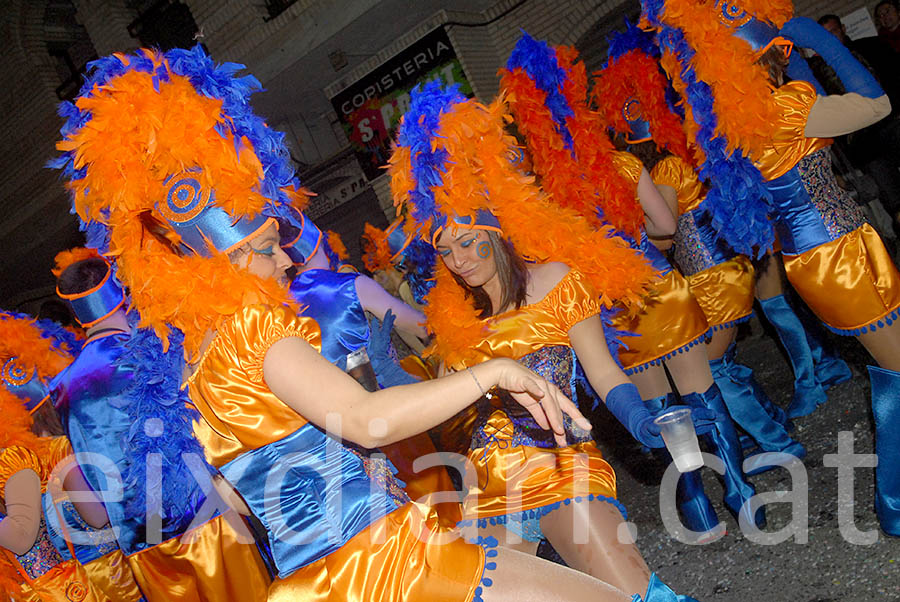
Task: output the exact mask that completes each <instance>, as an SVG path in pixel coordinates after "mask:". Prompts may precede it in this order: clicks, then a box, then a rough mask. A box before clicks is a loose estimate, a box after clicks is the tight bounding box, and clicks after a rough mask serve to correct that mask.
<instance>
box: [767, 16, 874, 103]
mask: <svg viewBox="0 0 900 602" xmlns="http://www.w3.org/2000/svg"><path fill="white" fill-rule="evenodd" d="M779 33H780V34H781V35H783V36H784V37H786V38H788V39H789V40H791V41H792V42H794V44H796V45H797V46H803V47H804V48H811V49H813V50H815V51H816V53H817V54H818V55H819V56H821V57H822V58H823V59H824V60H825V62H826V63H828V65H829V66H830V67H831V68H832V69H834V72H835V73H836V74H837V76H838V77H839V78H840V80H841V83H842V84H843V85H844V89H845V90H846V91H847V92H856V93H857V94H859V95H860V96H866V97H868V98H878V97H879V96H884V90H883V89H882V88H881V86H880V85H879V84H878V80H876V79H875V77H874V76H873V75H872V74H871V73H869V71H868V70H867V69H866V68H865V67H863V66H862V64H860V62H859V61H857V60H856V59H855V58H853V55H852V54H851V53H850V51H849V50H848V49H847V47H846V46H844V45H843V44H842V43H841V41H840V40H838V39H837V38H836V37H834V36H833V35H831V34H830V33H828V30H826V29H825V28H824V27H822V26H821V25H819V24H818V23H816V22H815V21H813V20H812V19H810V18H808V17H794V18H793V19H791V20H790V21H788V22H787V23H785V24H784V27H782V28H781V31H780V32H779Z"/></svg>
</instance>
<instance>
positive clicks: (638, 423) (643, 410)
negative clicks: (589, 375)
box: [606, 383, 666, 447]
mask: <svg viewBox="0 0 900 602" xmlns="http://www.w3.org/2000/svg"><path fill="white" fill-rule="evenodd" d="M606 407H607V409H609V411H610V412H612V415H613V416H615V417H616V418H617V419H618V420H619V422H621V423H622V425H624V426H625V428H626V429H628V432H629V433H631V436H632V437H634V438H635V439H637V441H638V442H640V443H642V444H644V445H646V446H647V447H665V446H666V444H665V443H664V442H663V440H662V437H660V436H659V427H658V426H657V425H655V424H653V414H651V413H650V410H648V409H647V406H645V405H644V402H643V401H642V400H641V395H640V393H638V390H637V387H635V386H634V385H633V384H631V383H623V384H621V385H617V386H615V387H613V389H612V391H610V392H609V393H608V394H607V395H606Z"/></svg>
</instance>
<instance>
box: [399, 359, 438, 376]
mask: <svg viewBox="0 0 900 602" xmlns="http://www.w3.org/2000/svg"><path fill="white" fill-rule="evenodd" d="M400 367H401V368H403V369H404V370H405V371H406V372H408V373H409V374H412V375H413V376H415V377H416V378H418V379H419V380H431V379H433V378H435V374H434V371H433V370H432V368H431V365H430V364H429V363H428V362H425V361H423V360H422V358H420V357H419V356H418V355H407V356H406V357H405V358H403V359H402V360H400Z"/></svg>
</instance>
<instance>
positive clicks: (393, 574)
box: [269, 504, 484, 602]
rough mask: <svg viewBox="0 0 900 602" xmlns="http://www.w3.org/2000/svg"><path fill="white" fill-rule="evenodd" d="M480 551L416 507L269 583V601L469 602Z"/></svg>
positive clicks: (395, 514)
mask: <svg viewBox="0 0 900 602" xmlns="http://www.w3.org/2000/svg"><path fill="white" fill-rule="evenodd" d="M483 565H484V551H483V550H482V548H481V546H477V545H473V544H467V543H465V542H464V541H463V540H462V539H460V538H459V535H458V533H456V532H454V533H450V532H447V531H445V530H443V529H442V528H441V527H440V526H439V524H438V523H437V521H436V519H435V518H434V516H432V515H429V516H428V517H425V516H423V514H422V513H421V512H420V511H419V507H418V505H416V504H407V505H406V506H404V507H402V508H400V509H398V510H396V511H394V512H392V513H390V514H388V515H387V516H385V517H384V518H382V519H381V520H380V521H378V522H376V523H375V524H373V525H372V526H370V527H369V528H368V529H366V530H365V531H362V532H361V533H359V534H358V535H356V537H354V538H353V539H351V540H350V541H349V542H347V543H346V544H345V545H344V546H343V547H341V548H340V549H339V550H337V551H335V552H333V553H331V554H329V555H328V556H326V557H324V558H322V559H320V560H318V561H316V562H314V563H312V564H310V565H309V566H306V567H303V568H302V569H300V570H299V571H296V572H295V573H293V574H292V575H291V576H289V577H288V578H286V579H281V580H278V581H276V582H275V583H273V584H272V588H271V591H270V593H269V602H298V601H300V600H302V601H303V602H326V601H327V602H375V601H378V602H420V601H430V600H447V601H454V602H455V601H457V600H458V601H461V602H462V601H468V600H471V599H472V597H473V596H474V592H475V588H476V587H478V584H479V581H480V579H481V574H482V570H481V567H482V566H483Z"/></svg>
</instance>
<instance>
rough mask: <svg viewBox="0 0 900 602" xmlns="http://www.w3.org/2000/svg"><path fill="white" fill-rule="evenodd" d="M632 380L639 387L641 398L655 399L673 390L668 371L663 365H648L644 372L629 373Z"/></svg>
mask: <svg viewBox="0 0 900 602" xmlns="http://www.w3.org/2000/svg"><path fill="white" fill-rule="evenodd" d="M628 378H630V379H631V382H633V383H634V386H635V387H637V389H638V393H640V394H641V399H654V398H655V397H662V396H663V395H665V394H666V393H668V392H670V391H671V390H672V387H670V386H669V379H668V378H666V371H665V369H664V368H663V367H662V366H648V367H647V368H645V369H644V370H643V371H642V372H635V373H634V374H631V375H629V377H628Z"/></svg>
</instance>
